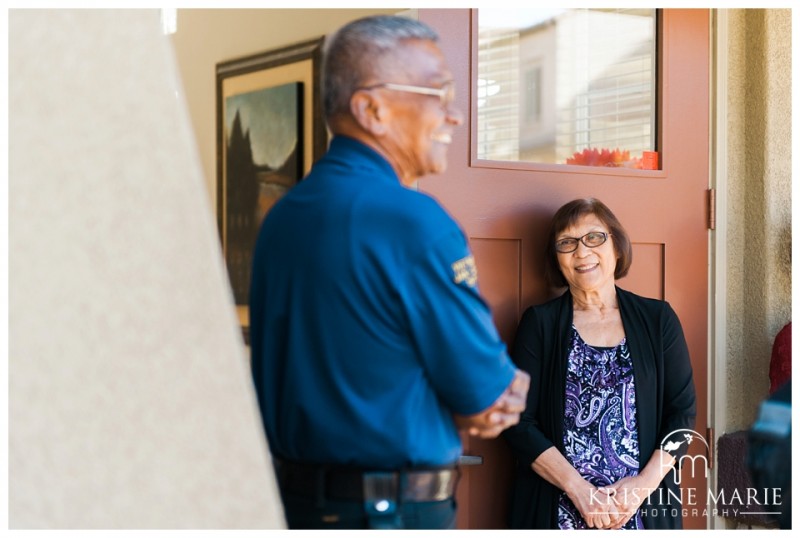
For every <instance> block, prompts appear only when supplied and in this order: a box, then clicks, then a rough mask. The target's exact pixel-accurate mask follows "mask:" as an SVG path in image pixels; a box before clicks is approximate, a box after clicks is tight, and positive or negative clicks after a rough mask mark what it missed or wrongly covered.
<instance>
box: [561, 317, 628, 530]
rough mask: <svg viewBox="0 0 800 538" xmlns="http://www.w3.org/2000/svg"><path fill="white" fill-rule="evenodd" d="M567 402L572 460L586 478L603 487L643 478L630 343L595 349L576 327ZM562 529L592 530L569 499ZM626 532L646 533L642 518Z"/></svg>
mask: <svg viewBox="0 0 800 538" xmlns="http://www.w3.org/2000/svg"><path fill="white" fill-rule="evenodd" d="M565 402H566V406H565V413H564V447H565V448H566V457H567V460H569V462H570V463H572V465H573V467H575V468H576V469H577V470H578V472H579V473H580V474H581V476H582V477H583V478H585V479H586V480H587V481H589V482H591V483H592V484H594V485H595V486H597V487H602V486H608V485H610V484H613V483H614V482H617V481H618V480H620V479H621V478H623V477H626V476H634V475H636V474H638V469H639V442H638V431H637V423H636V392H635V391H634V383H633V364H632V362H631V357H630V353H629V352H628V346H627V343H626V341H625V339H624V338H623V339H622V342H620V343H619V344H617V345H616V346H615V347H611V348H603V347H593V346H590V345H589V344H587V343H586V342H584V341H583V339H582V338H581V336H580V334H578V331H577V330H576V329H575V327H574V326H573V327H572V342H571V346H570V354H569V359H568V366H567V390H566V398H565ZM558 526H559V528H561V529H585V528H587V526H586V522H585V521H584V520H583V518H582V517H581V515H580V512H579V511H578V509H577V508H575V505H574V504H572V501H570V500H569V498H568V497H567V494H566V493H562V494H561V496H560V498H559V501H558ZM623 528H624V529H642V528H644V526H643V525H642V519H641V516H640V515H639V514H636V516H634V517H632V518H631V519H630V520H629V521H628V522H627V523H626V524H625V526H624V527H623Z"/></svg>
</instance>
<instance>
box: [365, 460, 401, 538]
mask: <svg viewBox="0 0 800 538" xmlns="http://www.w3.org/2000/svg"><path fill="white" fill-rule="evenodd" d="M405 476H406V474H405V473H391V472H366V473H364V475H363V481H362V484H363V489H364V512H365V513H366V515H367V518H368V519H369V526H370V528H372V529H396V528H398V525H399V524H400V522H401V521H400V518H399V516H398V513H397V503H398V502H402V496H401V495H398V492H399V491H402V488H401V487H400V481H401V480H403V479H404V478H405Z"/></svg>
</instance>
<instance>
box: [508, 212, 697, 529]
mask: <svg viewBox="0 0 800 538" xmlns="http://www.w3.org/2000/svg"><path fill="white" fill-rule="evenodd" d="M631 259H632V251H631V244H630V239H629V238H628V235H627V233H626V232H625V230H624V229H623V228H622V225H621V224H620V223H619V221H618V220H617V218H616V217H615V216H614V214H613V213H612V212H611V211H610V210H609V209H608V207H606V206H605V205H604V204H603V203H602V202H600V201H599V200H596V199H593V198H589V199H579V200H573V201H572V202H569V203H568V204H566V205H564V206H563V207H561V209H559V210H558V211H557V212H556V214H555V215H554V217H553V220H552V223H551V227H550V232H549V236H548V242H547V249H546V269H545V276H546V277H547V279H548V281H550V283H551V284H553V285H554V286H557V287H562V286H565V285H566V286H568V290H567V291H566V292H565V293H564V294H563V295H561V296H560V297H558V298H556V299H553V300H551V301H549V302H547V303H545V304H543V305H540V306H535V307H531V308H529V309H528V310H527V311H526V312H525V313H524V315H523V317H522V320H521V321H520V324H519V327H518V329H517V337H516V341H515V343H514V347H513V352H512V357H513V358H514V361H515V362H516V363H517V365H518V366H519V367H520V368H522V369H524V370H526V371H527V372H529V373H530V374H531V387H530V391H529V392H528V402H527V409H526V410H525V413H524V414H523V415H522V418H521V420H520V423H519V424H518V425H517V426H515V427H513V428H511V429H509V430H508V431H507V432H506V433H505V434H504V436H505V438H506V439H507V441H508V442H509V445H510V446H511V448H512V450H513V451H514V453H515V456H516V458H517V468H518V469H517V474H516V484H515V488H514V494H513V499H512V507H511V526H512V528H545V529H559V528H562V529H568V528H587V527H588V528H623V527H624V528H632V529H639V528H681V506H680V500H679V499H680V492H679V491H678V490H677V487H676V486H675V483H674V479H673V472H672V468H673V466H674V463H675V461H676V457H677V458H680V455H681V454H680V452H678V451H674V452H672V453H670V452H667V451H666V450H662V449H661V447H662V441H663V440H664V439H666V438H667V437H668V436H669V435H670V434H671V433H672V432H675V431H677V430H680V429H691V428H692V427H693V426H694V418H695V392H694V384H693V381H692V367H691V364H690V362H689V352H688V349H687V347H686V341H685V339H684V336H683V330H682V329H681V325H680V321H678V317H677V316H676V315H675V312H674V311H673V310H672V308H671V307H670V306H669V304H668V303H666V302H664V301H659V300H655V299H647V298H644V297H640V296H638V295H635V294H633V293H631V292H628V291H625V290H623V289H621V288H618V287H617V286H616V280H617V279H620V278H622V277H624V276H625V275H626V274H627V273H628V269H629V268H630V265H631ZM686 444H688V443H684V444H683V446H682V447H681V448H682V449H683V450H684V451H685V445H686ZM670 450H672V448H671V447H670ZM679 450H680V449H679ZM665 488H669V489H670V490H671V491H672V494H669V492H668V491H666V490H665ZM651 492H652V493H653V494H652V495H650V497H649V499H648V495H649V494H650V493H651ZM640 508H641V510H640ZM664 508H667V510H663V509H664ZM673 508H675V510H673Z"/></svg>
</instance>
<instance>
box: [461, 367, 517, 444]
mask: <svg viewBox="0 0 800 538" xmlns="http://www.w3.org/2000/svg"><path fill="white" fill-rule="evenodd" d="M530 383H531V377H530V375H528V373H527V372H524V371H522V370H516V372H515V373H514V378H513V379H512V380H511V383H510V384H509V385H508V387H506V390H505V391H503V393H502V394H501V395H500V397H499V398H497V400H495V402H494V403H493V404H492V405H491V406H490V407H489V408H487V409H484V410H483V411H481V412H480V413H477V414H475V415H469V416H464V415H456V416H455V421H456V425H457V426H458V428H459V429H460V430H466V431H467V432H468V433H469V434H470V435H472V436H474V437H480V438H482V439H492V438H494V437H497V436H498V435H500V432H502V431H503V430H505V429H506V428H508V427H510V426H513V425H515V424H517V423H518V422H519V417H520V414H522V412H523V411H525V405H526V401H527V397H528V388H529V387H530Z"/></svg>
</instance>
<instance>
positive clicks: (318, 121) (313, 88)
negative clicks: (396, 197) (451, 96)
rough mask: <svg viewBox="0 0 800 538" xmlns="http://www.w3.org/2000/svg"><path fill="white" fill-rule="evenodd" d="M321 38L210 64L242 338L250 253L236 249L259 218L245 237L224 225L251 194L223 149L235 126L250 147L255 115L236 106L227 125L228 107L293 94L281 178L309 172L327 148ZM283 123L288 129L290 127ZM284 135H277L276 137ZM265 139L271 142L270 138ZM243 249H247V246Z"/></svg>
mask: <svg viewBox="0 0 800 538" xmlns="http://www.w3.org/2000/svg"><path fill="white" fill-rule="evenodd" d="M323 42H324V37H319V38H315V39H311V40H307V41H303V42H299V43H295V44H292V45H288V46H285V47H281V48H277V49H272V50H268V51H264V52H260V53H257V54H252V55H248V56H243V57H239V58H234V59H231V60H226V61H223V62H220V63H218V64H217V65H216V143H217V178H216V212H217V227H218V231H219V236H220V242H221V244H222V250H223V256H225V261H226V267H227V268H228V274H229V278H230V281H231V287H232V290H233V291H234V300H235V303H236V309H237V313H238V315H239V321H240V324H241V325H242V328H243V330H244V334H245V339H246V340H247V338H246V337H247V334H248V330H247V329H248V326H249V319H248V315H247V314H248V312H247V301H246V297H245V296H244V295H245V294H244V293H243V290H244V289H245V288H246V287H249V264H250V261H249V260H250V258H249V257H244V258H242V257H241V256H240V255H239V254H240V252H239V251H240V250H241V249H242V248H244V247H242V246H241V245H243V244H246V245H254V236H253V229H257V227H258V226H260V220H258V218H259V217H258V215H256V216H255V217H253V218H254V221H253V222H252V223H246V225H245V228H246V234H247V236H246V237H243V236H242V233H243V232H241V230H240V229H239V228H240V227H239V226H237V225H230V226H229V224H231V223H232V222H237V221H234V220H232V219H231V217H232V216H234V217H235V216H236V211H239V209H236V208H238V207H239V206H232V204H235V203H241V198H242V197H244V198H246V199H250V198H252V196H251V195H252V192H251V191H250V190H248V191H246V192H240V191H239V189H240V187H241V185H240V184H238V183H237V181H238V182H241V181H244V180H241V179H240V177H239V176H238V175H237V172H236V171H237V170H241V168H236V167H235V163H234V161H235V160H236V159H239V160H241V151H235V150H232V151H231V155H232V156H231V155H229V154H228V152H229V147H231V148H232V146H229V144H230V143H233V142H235V141H236V136H234V133H236V132H237V129H238V130H239V131H241V132H240V133H239V134H240V136H239V140H240V141H239V143H240V145H241V144H244V142H242V141H241V139H242V136H241V134H242V133H243V134H244V137H245V140H246V144H247V145H248V146H250V147H251V148H252V147H253V146H254V145H256V144H257V142H255V141H251V139H250V137H251V134H252V135H253V137H255V131H256V129H255V128H253V127H252V122H254V121H258V119H257V117H256V113H255V112H251V113H250V116H251V117H250V118H248V117H246V113H247V112H246V111H242V112H241V113H242V118H241V124H240V125H235V126H233V127H232V125H233V122H234V118H232V116H233V113H232V112H231V110H232V106H233V105H232V103H234V101H236V102H241V101H242V100H245V101H246V100H248V99H249V100H258V99H261V100H267V101H268V100H270V99H276V98H278V97H277V96H278V95H282V96H283V97H282V98H283V99H293V98H294V97H293V96H296V97H297V107H296V118H294V120H293V119H291V118H290V119H289V120H287V121H288V123H291V122H292V121H295V120H296V123H295V124H294V125H296V131H297V134H296V146H294V150H293V152H292V156H291V158H287V163H288V161H289V160H291V161H292V162H291V163H288V164H291V166H288V164H287V170H288V169H291V172H290V173H289V172H287V173H286V174H284V176H283V177H284V179H285V178H286V177H287V176H288V175H292V176H294V177H293V181H294V182H296V181H299V180H300V179H301V178H302V177H303V176H305V175H306V174H307V173H308V172H309V170H310V169H311V165H312V164H313V163H314V162H315V161H316V160H317V159H319V157H321V156H322V154H323V153H324V152H325V150H326V148H327V142H328V134H327V130H326V127H325V122H324V119H323V114H322V101H321V97H320V89H321V64H322V45H323ZM287 96H288V97H287ZM275 108H278V107H275ZM292 110H293V111H294V110H295V109H294V108H292ZM239 112H240V111H239V109H238V108H237V109H236V114H237V117H236V118H235V121H239V119H240V118H239V117H238V114H239ZM283 113H285V112H283ZM292 113H294V112H292ZM288 129H290V130H291V128H288ZM251 131H252V132H251ZM261 136H268V135H261ZM272 136H275V135H272ZM290 136H292V133H291V132H290V133H289V134H288V135H287V137H290ZM287 137H281V142H283V141H284V139H285V138H287ZM260 145H262V146H264V145H265V144H263V143H261V144H260ZM266 145H268V146H272V144H266ZM251 161H253V162H255V161H256V157H255V152H253V156H252V157H251ZM256 164H257V165H258V166H261V167H262V169H268V167H267V166H266V165H262V164H259V163H256ZM253 174H255V172H253ZM229 176H230V177H229ZM264 176H265V173H262V174H261V176H260V177H264ZM253 177H255V176H253ZM262 181H264V180H262ZM267 181H269V180H267ZM247 182H248V183H247V185H248V186H247V188H248V189H253V188H256V187H252V186H251V184H252V183H253V181H251V180H250V179H247ZM278 183H282V184H284V187H285V188H286V189H288V188H290V187H291V185H290V183H291V181H289V182H287V181H278ZM276 196H277V195H276ZM257 197H258V198H259V199H258V200H256V201H255V202H254V203H255V204H260V203H262V202H261V201H260V198H261V196H260V195H257ZM237 200H238V201H237ZM266 205H268V204H266ZM266 210H268V209H266ZM262 211H265V210H262ZM256 221H257V222H256ZM231 245H234V246H235V248H236V262H235V263H236V264H237V266H236V270H232V265H231V264H232V263H234V262H233V261H232V254H231V252H232V250H233V249H232V248H231ZM249 254H250V255H252V247H251V248H250V252H249ZM243 275H246V276H243Z"/></svg>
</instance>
